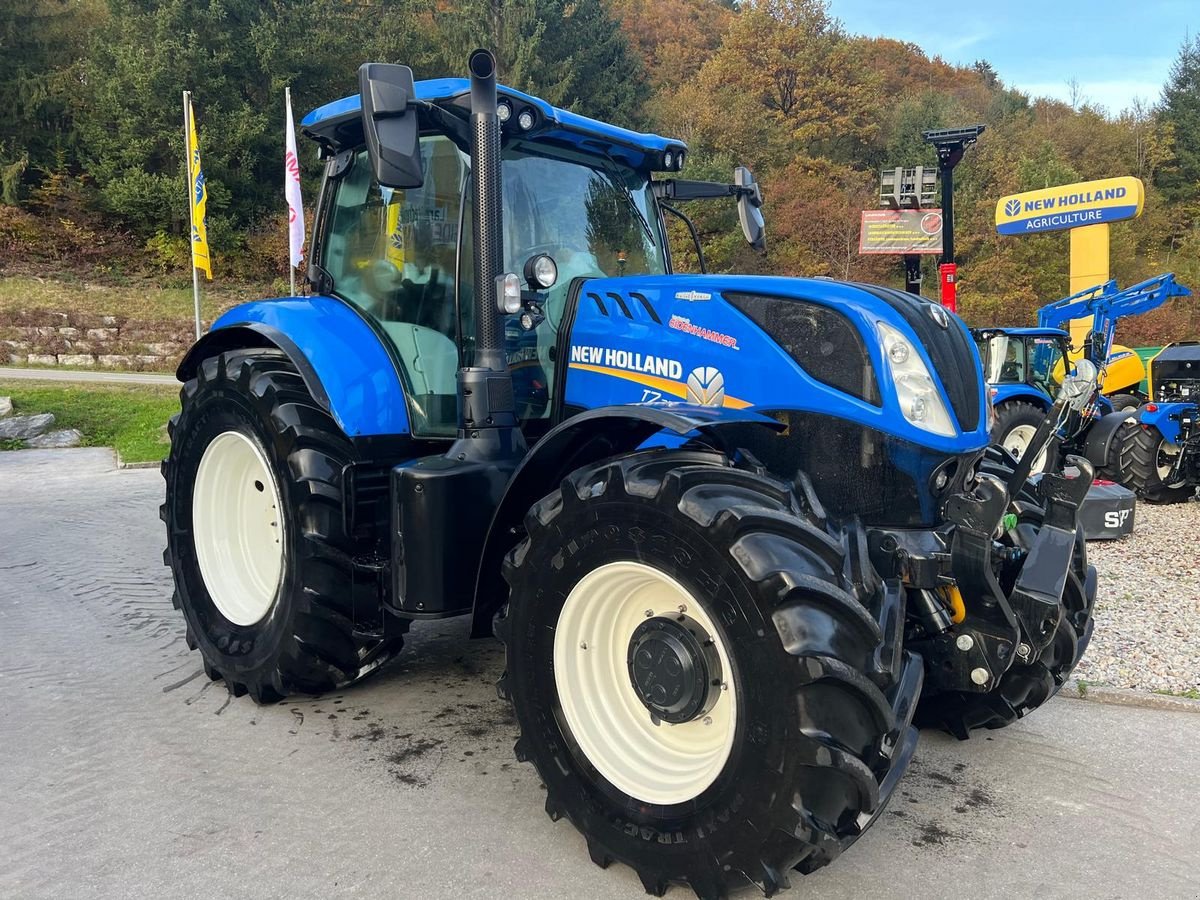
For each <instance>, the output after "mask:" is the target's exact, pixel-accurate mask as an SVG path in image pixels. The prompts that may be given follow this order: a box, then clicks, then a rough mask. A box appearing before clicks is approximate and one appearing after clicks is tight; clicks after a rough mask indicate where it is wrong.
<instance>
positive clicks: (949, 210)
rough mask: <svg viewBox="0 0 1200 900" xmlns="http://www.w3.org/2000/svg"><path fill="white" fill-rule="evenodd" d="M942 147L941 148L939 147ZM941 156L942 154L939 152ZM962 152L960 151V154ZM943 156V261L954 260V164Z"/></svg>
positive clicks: (949, 261)
mask: <svg viewBox="0 0 1200 900" xmlns="http://www.w3.org/2000/svg"><path fill="white" fill-rule="evenodd" d="M939 149H940V148H939ZM938 155H939V156H941V154H940V153H939V154H938ZM961 155H962V154H961V153H960V154H959V156H961ZM957 162H958V160H957V159H955V160H954V161H953V162H951V161H950V159H948V158H945V157H943V158H942V159H941V163H942V164H941V165H940V166H939V168H940V169H941V170H942V171H941V176H942V262H944V263H952V262H954V164H955V163H957Z"/></svg>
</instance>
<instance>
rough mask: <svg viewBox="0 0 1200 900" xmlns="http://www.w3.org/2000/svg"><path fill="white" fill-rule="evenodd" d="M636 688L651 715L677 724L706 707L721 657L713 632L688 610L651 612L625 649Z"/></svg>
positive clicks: (714, 692) (713, 692) (714, 694)
mask: <svg viewBox="0 0 1200 900" xmlns="http://www.w3.org/2000/svg"><path fill="white" fill-rule="evenodd" d="M626 661H627V665H628V667H629V680H630V682H631V683H632V684H633V690H634V693H635V694H636V695H637V698H638V700H640V701H641V702H642V705H643V706H645V707H646V708H647V709H648V710H650V713H651V715H652V716H654V717H656V718H657V719H661V720H662V721H664V722H668V723H670V724H672V725H677V724H680V723H682V722H690V721H692V720H693V719H696V718H699V717H700V716H702V715H704V714H705V713H706V712H708V710H710V709H711V708H712V706H713V703H714V702H715V700H716V698H717V696H718V695H719V692H720V687H721V659H720V656H719V655H718V654H717V650H716V647H715V645H714V644H713V641H712V638H711V637H709V635H708V634H707V633H706V632H705V631H704V629H703V628H702V627H701V626H700V625H699V624H697V623H696V622H695V621H693V620H692V619H689V618H688V617H687V616H684V615H679V616H676V617H674V618H667V617H666V616H654V617H653V618H650V619H647V620H646V621H644V622H642V624H641V625H639V626H638V627H637V628H636V629H635V630H634V632H633V635H632V636H631V638H630V641H629V652H628V654H627V660H626Z"/></svg>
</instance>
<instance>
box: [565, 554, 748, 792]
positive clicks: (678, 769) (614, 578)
mask: <svg viewBox="0 0 1200 900" xmlns="http://www.w3.org/2000/svg"><path fill="white" fill-rule="evenodd" d="M680 607H683V608H684V611H685V613H686V615H687V617H688V618H690V619H691V620H692V621H693V622H695V623H696V624H697V625H699V626H700V627H701V628H703V629H704V630H705V631H706V632H707V633H708V635H709V636H710V637H711V638H712V639H713V643H714V645H715V647H716V651H717V655H718V657H719V659H720V661H721V672H722V678H723V680H724V685H725V687H724V689H723V690H722V691H721V693H720V694H719V696H718V698H717V700H716V703H715V704H714V706H713V707H712V709H711V710H709V711H708V713H707V714H705V715H704V716H702V717H700V718H698V719H694V720H692V721H690V722H683V723H680V724H676V725H672V724H670V723H668V722H661V723H660V724H658V725H655V724H654V723H653V721H651V717H650V710H648V709H647V708H646V707H645V706H644V705H643V704H642V702H641V700H640V699H639V698H638V695H637V694H636V693H635V691H634V688H633V684H632V682H631V680H630V677H629V668H628V665H627V661H626V660H627V654H628V651H629V645H630V640H631V639H632V637H633V633H634V630H635V629H636V628H637V627H638V625H640V624H641V623H642V622H644V621H645V620H646V619H647V618H648V616H647V614H646V612H647V610H649V611H650V612H651V614H652V615H654V616H670V617H675V616H678V615H679V614H680ZM732 672H733V669H732V666H731V664H730V658H729V653H728V651H727V650H726V648H725V643H724V641H723V639H722V637H721V632H720V630H719V629H717V628H716V626H715V625H714V623H713V620H712V619H711V618H710V617H709V615H708V613H707V612H705V610H704V609H703V607H702V606H701V605H700V603H699V602H697V601H696V599H695V598H694V597H693V596H692V595H691V593H690V592H689V591H688V590H687V589H686V588H685V587H683V585H681V584H680V583H679V582H678V581H676V580H675V579H674V578H672V577H671V576H670V575H667V574H666V573H664V572H661V571H659V570H658V569H655V568H653V567H651V566H648V565H644V564H642V563H637V562H615V563H608V564H607V565H603V566H600V567H599V568H597V569H595V570H593V571H591V572H589V573H588V574H587V575H585V576H584V577H583V578H582V579H580V581H579V583H578V584H576V585H575V587H574V588H572V590H571V593H570V594H569V595H568V596H567V599H566V602H565V603H564V604H563V608H562V613H561V614H560V616H559V619H558V625H557V626H556V629H555V634H554V685H555V687H556V688H557V690H558V699H559V703H560V704H561V706H562V711H563V716H564V717H565V718H566V721H567V725H568V726H569V728H570V730H571V733H572V735H573V736H574V738H575V740H576V741H577V742H578V744H579V747H580V749H581V750H582V751H583V753H584V755H585V756H586V757H587V759H588V761H589V762H590V763H591V764H592V765H593V766H595V767H596V769H597V770H598V771H599V772H600V774H601V775H603V776H604V777H605V778H606V779H608V781H610V782H611V783H612V784H613V785H614V786H615V787H617V788H618V789H619V790H621V791H623V792H624V793H626V794H628V795H629V796H631V797H634V798H635V799H637V800H640V801H642V802H644V803H656V804H663V805H670V804H676V803H684V802H687V801H688V800H692V799H695V798H696V797H698V796H700V794H702V793H703V792H704V791H705V790H706V789H707V788H708V787H709V786H710V785H711V784H712V783H713V782H714V781H715V780H716V778H717V776H718V775H719V774H720V773H721V770H722V769H723V768H724V767H725V763H726V762H727V761H728V759H729V755H730V753H731V751H732V750H733V739H734V732H735V730H736V726H737V714H738V710H737V700H738V698H737V690H736V687H735V685H734V679H733V676H732Z"/></svg>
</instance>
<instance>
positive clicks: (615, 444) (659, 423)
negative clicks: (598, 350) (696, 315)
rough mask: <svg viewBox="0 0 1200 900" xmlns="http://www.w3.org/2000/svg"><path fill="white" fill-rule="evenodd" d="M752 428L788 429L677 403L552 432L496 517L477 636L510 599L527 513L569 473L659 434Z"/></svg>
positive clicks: (478, 585) (589, 416)
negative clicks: (509, 573) (513, 556)
mask: <svg viewBox="0 0 1200 900" xmlns="http://www.w3.org/2000/svg"><path fill="white" fill-rule="evenodd" d="M747 423H751V424H758V425H762V426H763V427H764V428H770V429H773V430H775V431H781V430H783V428H784V427H785V426H784V425H783V424H782V423H780V422H777V421H775V420H774V419H771V418H768V417H767V416H764V415H762V414H761V413H756V412H751V411H750V410H745V409H741V410H738V409H728V408H720V407H708V406H692V405H685V404H671V405H664V406H602V407H598V408H597V409H591V410H588V411H587V412H583V413H580V414H579V415H577V416H572V417H571V418H569V419H567V420H566V421H565V422H562V423H561V424H559V425H557V426H555V427H554V428H552V429H551V430H550V431H549V432H547V434H546V436H545V437H543V438H542V439H541V440H540V441H539V442H538V443H537V444H536V445H534V447H533V449H532V450H531V451H530V452H529V454H528V455H527V456H526V457H525V459H523V460H522V461H521V465H520V466H518V467H517V470H516V472H514V473H513V477H512V479H511V480H510V481H509V483H508V487H507V488H506V489H505V492H504V497H503V498H502V499H501V501H500V505H499V506H497V507H496V513H495V515H493V516H492V523H491V525H490V526H489V528H488V534H487V538H486V540H485V541H484V546H483V553H482V555H481V557H480V562H479V574H478V575H477V577H476V582H475V607H474V615H473V619H472V625H471V636H472V637H485V636H488V635H490V634H491V626H492V616H493V615H494V614H495V613H496V611H497V610H498V609H499V608H500V606H501V605H502V604H503V602H504V599H505V597H506V596H507V591H506V589H505V586H504V580H503V577H502V576H501V563H502V562H503V560H504V555H505V554H506V553H508V551H509V550H511V549H512V547H513V544H514V536H515V534H516V529H518V528H519V527H520V525H521V522H522V521H523V520H524V518H525V513H526V512H528V511H529V508H530V507H532V506H533V504H534V503H536V502H537V501H538V500H540V499H542V497H544V496H546V494H548V493H550V491H552V490H554V489H555V488H557V487H558V485H559V483H560V482H561V481H562V479H563V478H564V477H566V475H567V474H569V473H570V472H573V471H574V470H576V469H578V468H580V467H581V466H586V465H588V464H589V463H593V462H596V461H598V460H601V459H605V458H607V457H610V456H616V455H618V454H621V453H629V452H632V451H633V450H636V449H638V448H639V447H641V446H642V445H643V444H644V443H645V442H646V441H647V440H648V439H650V438H651V437H652V436H653V435H655V434H658V433H659V432H664V431H665V432H668V433H669V434H672V435H676V436H680V437H682V436H684V435H689V434H693V433H696V432H699V433H701V434H705V435H714V432H717V431H719V429H720V428H721V427H722V426H724V425H732V424H747ZM714 436H715V435H714ZM717 440H718V441H719V437H718V438H717Z"/></svg>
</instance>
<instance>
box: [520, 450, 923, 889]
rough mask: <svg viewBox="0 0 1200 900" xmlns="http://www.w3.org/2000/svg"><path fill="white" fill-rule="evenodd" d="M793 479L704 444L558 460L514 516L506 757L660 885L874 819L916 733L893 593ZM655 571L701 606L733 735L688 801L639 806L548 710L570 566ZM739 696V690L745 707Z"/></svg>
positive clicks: (730, 884)
mask: <svg viewBox="0 0 1200 900" xmlns="http://www.w3.org/2000/svg"><path fill="white" fill-rule="evenodd" d="M797 485H798V487H797V488H793V487H792V486H789V485H787V484H784V483H782V482H779V481H776V480H774V479H772V478H769V477H766V476H762V475H758V474H754V473H750V472H746V471H742V470H739V469H734V468H732V467H731V466H730V464H729V462H728V460H727V459H726V458H725V457H724V456H721V455H719V454H716V453H710V452H702V451H689V450H666V451H663V450H659V451H647V452H641V453H636V454H633V455H631V456H627V457H622V458H616V459H612V460H608V461H605V462H601V463H598V464H596V465H593V466H589V467H586V468H583V469H579V470H577V471H576V472H574V473H572V474H571V475H570V476H569V477H568V478H567V479H565V480H564V482H563V484H562V486H561V489H560V490H558V491H556V492H555V493H553V494H551V495H550V496H548V497H546V498H544V499H543V500H541V501H540V502H539V503H538V504H536V505H535V506H534V507H533V509H532V510H531V511H530V512H529V514H528V515H527V517H526V522H525V527H526V531H527V534H528V536H527V537H526V538H525V539H524V540H523V541H522V542H521V543H520V544H519V545H518V546H517V548H516V549H515V550H514V551H513V552H512V553H511V554H510V555H509V557H508V560H507V562H506V566H505V578H506V579H507V581H508V582H509V584H510V586H511V594H510V599H509V602H508V605H507V606H506V608H505V610H504V611H503V613H502V616H501V618H500V619H499V621H498V624H497V633H498V635H499V636H500V637H501V639H502V640H503V641H504V643H505V650H506V658H507V671H506V673H505V676H504V678H503V679H502V681H501V683H500V685H499V690H500V694H501V696H502V697H505V698H507V699H510V700H511V701H512V703H513V705H514V707H515V712H516V717H517V720H518V723H519V725H520V729H521V737H520V739H519V740H518V742H517V745H516V748H515V749H516V753H517V757H518V759H519V760H521V761H532V762H533V764H534V765H535V766H536V768H537V770H538V773H539V774H540V776H541V778H542V780H543V781H544V782H545V785H546V789H547V794H548V796H547V800H546V810H547V812H548V813H549V815H550V817H551V818H552V819H554V820H557V819H558V818H560V817H562V816H566V817H567V818H568V819H570V820H571V822H572V823H573V824H574V825H575V827H576V828H577V829H579V831H580V832H582V833H583V835H584V836H585V838H586V839H587V843H588V848H589V853H590V855H591V858H592V859H593V861H594V862H596V863H597V864H598V865H600V866H601V867H604V866H607V865H608V864H609V863H611V862H612V861H614V860H616V861H619V862H623V863H625V864H626V865H629V866H631V867H633V868H634V869H635V870H636V871H637V873H638V875H639V876H640V877H641V880H642V883H643V885H644V886H645V888H646V890H647V891H648V892H649V893H651V894H655V895H661V894H662V893H663V892H664V891H665V890H666V888H667V886H668V885H669V884H671V883H686V884H688V885H690V886H691V888H692V889H693V890H694V891H695V892H696V894H697V895H698V896H699V897H701V898H716V897H724V896H726V895H727V894H728V892H730V891H731V890H735V889H737V888H740V887H742V886H745V885H747V884H750V883H753V884H755V885H757V886H758V887H759V888H760V889H762V890H763V891H765V892H766V893H767V895H770V894H771V893H773V892H774V891H775V890H777V889H779V888H781V887H784V886H786V885H787V879H786V873H787V871H788V870H789V869H791V868H793V867H794V868H796V869H798V870H800V871H802V872H810V871H813V870H815V869H817V868H820V867H821V866H823V865H825V864H827V863H829V862H830V861H831V860H833V859H834V858H835V857H836V856H837V855H838V854H839V853H840V852H841V851H842V850H843V849H844V848H845V847H847V846H849V844H850V843H852V842H853V841H854V840H855V839H856V838H857V837H858V835H859V834H861V833H862V831H863V830H864V829H865V828H866V827H867V826H868V825H869V824H870V823H871V822H872V821H874V818H875V817H876V816H878V815H879V813H880V811H881V809H882V807H883V805H884V804H885V803H886V802H887V800H888V798H889V797H890V795H891V792H892V789H893V787H894V786H895V783H896V781H897V780H898V779H899V777H900V775H901V774H902V773H903V771H904V769H905V768H906V766H907V764H908V760H909V758H910V757H911V753H912V750H913V747H914V746H915V731H914V729H912V728H911V727H910V726H909V721H910V718H911V715H912V710H913V708H914V706H915V703H916V697H917V696H918V694H919V692H920V686H921V682H922V677H923V676H922V667H921V663H920V660H919V658H917V657H914V656H912V655H910V654H907V653H905V652H904V651H903V650H902V648H901V642H902V639H903V636H902V633H903V622H904V595H903V591H902V589H901V588H900V586H899V583H888V584H887V585H885V584H884V583H883V582H882V581H881V580H880V579H879V578H878V576H877V575H876V574H875V573H874V570H873V569H872V568H871V567H870V562H869V560H868V559H867V556H866V544H865V535H864V533H863V531H862V529H861V528H859V527H857V526H850V527H847V528H845V529H841V530H834V529H831V528H828V527H826V524H825V521H824V515H823V513H822V512H821V510H820V506H819V503H818V502H817V501H816V499H815V496H814V495H813V494H812V491H811V486H810V485H808V482H807V480H806V479H803V478H801V479H800V480H799V481H798V482H797ZM628 560H632V561H638V562H641V563H643V564H646V565H649V566H652V567H654V568H655V569H657V570H659V571H662V572H665V573H667V574H669V575H670V576H671V577H672V578H674V579H676V580H677V581H678V582H679V583H680V584H682V585H684V586H686V587H687V589H688V590H689V591H690V592H691V593H692V595H693V597H694V598H697V603H698V604H699V605H700V606H702V607H704V609H705V610H706V611H708V612H710V613H711V614H712V617H713V621H716V622H719V623H720V624H719V627H718V631H719V632H720V634H721V640H722V641H723V642H724V645H725V646H726V647H727V648H728V650H729V654H730V658H731V659H732V660H733V663H732V668H733V669H734V672H733V673H732V681H733V683H734V689H735V690H737V691H738V694H737V696H738V698H739V699H738V703H739V709H743V708H744V709H745V710H746V714H745V715H744V716H741V715H740V714H739V717H738V719H739V725H738V726H737V730H736V737H735V740H734V745H733V750H732V751H731V753H730V756H729V757H728V759H727V760H726V761H725V764H724V766H723V768H722V769H721V770H720V774H719V775H717V776H716V778H715V781H713V782H712V783H711V785H710V786H709V787H707V788H706V789H704V790H703V791H702V792H701V793H700V794H699V795H698V796H696V797H694V798H693V799H691V800H689V801H687V802H683V803H676V804H674V805H669V806H660V805H653V804H650V803H645V802H641V801H639V800H637V799H635V798H634V797H631V796H629V795H628V794H625V793H623V792H622V791H621V790H620V789H619V788H617V787H616V786H615V785H614V784H612V783H611V782H609V781H608V780H606V779H605V778H604V777H603V776H602V775H601V774H600V772H599V771H598V770H597V769H596V768H595V767H594V766H593V765H592V764H591V762H590V761H589V760H588V759H587V758H586V756H585V755H584V754H583V752H582V750H581V749H580V747H579V745H578V743H577V742H576V740H575V739H574V737H573V734H572V732H571V730H570V728H569V727H568V726H567V724H566V719H565V717H564V714H563V711H562V707H561V704H560V701H559V693H558V689H557V687H556V682H555V672H554V668H553V651H554V635H555V627H556V625H557V624H558V622H559V616H560V613H561V611H562V609H563V605H564V603H565V602H566V599H567V596H568V594H569V593H570V591H571V590H572V588H573V587H574V586H575V585H576V584H577V583H578V582H579V580H580V579H581V578H582V577H583V576H584V575H586V574H587V573H589V572H592V571H594V570H596V569H597V568H598V567H600V566H602V565H605V564H607V563H609V562H614V561H628ZM743 704H744V706H743Z"/></svg>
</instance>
